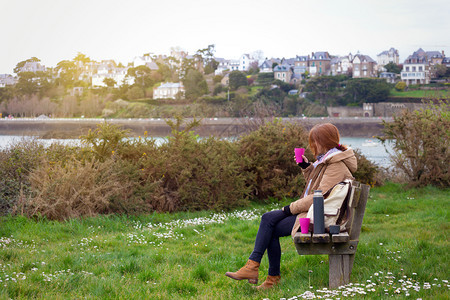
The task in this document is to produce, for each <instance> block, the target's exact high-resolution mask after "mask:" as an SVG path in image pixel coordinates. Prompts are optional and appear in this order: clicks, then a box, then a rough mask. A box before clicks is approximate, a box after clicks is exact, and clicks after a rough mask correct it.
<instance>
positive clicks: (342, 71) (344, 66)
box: [330, 53, 353, 76]
mask: <svg viewBox="0 0 450 300" xmlns="http://www.w3.org/2000/svg"><path fill="white" fill-rule="evenodd" d="M352 58H353V56H352V54H351V53H350V54H349V55H347V56H338V57H333V58H332V59H331V61H330V72H331V75H333V76H336V75H352V73H353V65H352Z"/></svg>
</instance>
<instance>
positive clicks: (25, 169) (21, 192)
mask: <svg viewBox="0 0 450 300" xmlns="http://www.w3.org/2000/svg"><path fill="white" fill-rule="evenodd" d="M43 157H44V147H43V146H42V145H41V144H39V143H38V142H36V141H35V140H32V141H22V142H19V143H16V144H14V145H10V146H9V147H8V148H7V149H5V150H3V151H0V215H4V214H8V213H10V212H11V211H12V209H13V208H14V206H16V205H17V202H18V200H19V198H20V197H24V196H26V195H28V194H29V192H30V183H29V178H28V177H29V173H30V172H31V171H32V170H33V169H35V168H36V167H37V166H39V164H40V162H41V160H42V159H43Z"/></svg>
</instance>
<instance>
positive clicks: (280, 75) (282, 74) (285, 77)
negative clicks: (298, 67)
mask: <svg viewBox="0 0 450 300" xmlns="http://www.w3.org/2000/svg"><path fill="white" fill-rule="evenodd" d="M293 73H294V72H293V69H292V67H291V66H288V65H277V66H275V68H274V69H273V77H274V78H275V79H277V80H281V81H283V82H287V83H290V82H291V78H292V74H293Z"/></svg>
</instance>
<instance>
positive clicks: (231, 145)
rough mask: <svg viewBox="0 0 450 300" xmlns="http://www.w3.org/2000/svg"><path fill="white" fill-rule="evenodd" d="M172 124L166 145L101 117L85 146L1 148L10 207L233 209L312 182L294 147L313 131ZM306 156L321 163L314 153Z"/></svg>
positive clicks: (366, 170) (47, 210) (5, 206)
mask: <svg viewBox="0 0 450 300" xmlns="http://www.w3.org/2000/svg"><path fill="white" fill-rule="evenodd" d="M262 120H263V119H262ZM167 123H168V125H169V126H170V127H171V128H172V136H171V137H168V139H167V142H166V143H164V144H162V145H160V146H157V145H156V142H155V140H153V139H149V138H147V137H146V135H144V137H143V138H141V137H139V138H137V139H135V140H129V139H127V138H126V135H127V131H125V130H122V129H121V128H120V127H118V126H115V125H111V124H109V123H102V124H99V125H98V128H97V129H96V130H93V131H90V132H89V133H88V134H87V135H86V136H82V137H81V140H82V143H83V146H82V147H69V146H63V145H53V146H51V147H48V148H44V147H43V146H42V145H39V144H37V143H31V144H18V145H16V146H14V147H13V148H11V149H10V150H8V151H2V152H0V165H1V167H2V168H1V169H0V172H2V173H1V174H2V175H3V176H2V177H1V181H0V183H1V190H0V192H1V193H2V194H1V196H2V198H1V199H2V202H1V205H2V206H1V209H2V212H3V213H8V212H11V211H12V209H13V208H14V207H15V208H17V209H16V210H15V211H16V213H23V214H25V215H27V216H34V215H41V216H45V217H47V218H49V219H56V220H64V219H67V218H73V217H81V216H94V215H97V214H108V213H126V214H136V213H148V212H153V211H160V212H161V211H167V212H174V211H193V210H229V209H233V208H236V207H239V206H243V205H246V204H247V199H248V198H250V197H252V198H257V199H267V198H270V197H274V198H277V199H281V198H284V197H298V196H299V195H300V193H301V192H302V190H303V188H304V186H305V182H304V179H303V175H302V174H301V169H300V168H299V167H298V166H297V165H296V164H295V162H294V154H293V149H294V148H295V147H306V145H307V139H308V135H307V132H306V131H305V130H304V128H303V127H301V126H300V125H298V124H291V123H286V124H283V123H282V122H281V121H280V120H275V121H273V122H269V123H265V122H263V121H262V122H260V123H259V124H257V123H255V124H254V125H255V130H254V131H253V132H251V133H250V134H248V135H245V136H243V137H241V138H240V139H238V140H237V141H234V142H233V141H226V140H220V139H217V138H214V137H211V138H207V139H200V138H199V137H198V136H196V135H194V134H193V132H192V129H194V128H195V127H196V126H198V125H199V124H200V122H199V121H198V120H195V119H194V120H193V121H191V122H190V123H187V124H183V120H182V118H181V117H177V118H175V121H171V120H168V121H167ZM256 126H257V127H256ZM306 155H307V156H308V158H309V159H310V160H311V161H312V160H313V157H312V155H311V153H310V152H309V151H307V153H306ZM358 155H359V158H358V160H359V172H360V175H357V174H355V176H356V177H357V179H359V180H360V181H362V182H369V183H372V182H374V180H372V179H371V178H372V177H373V173H374V172H375V171H374V169H373V168H372V167H371V166H370V162H368V161H367V160H365V162H364V158H363V156H361V155H360V154H358ZM361 161H363V163H361ZM358 176H359V177H360V178H362V179H360V178H358ZM364 179H366V180H368V181H364Z"/></svg>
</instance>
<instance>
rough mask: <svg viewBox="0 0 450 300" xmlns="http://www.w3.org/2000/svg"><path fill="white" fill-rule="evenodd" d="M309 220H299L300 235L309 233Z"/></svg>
mask: <svg viewBox="0 0 450 300" xmlns="http://www.w3.org/2000/svg"><path fill="white" fill-rule="evenodd" d="M309 222H310V220H309V218H300V228H301V233H303V234H306V233H308V232H309Z"/></svg>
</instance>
